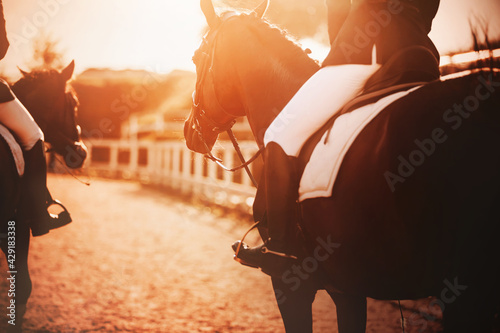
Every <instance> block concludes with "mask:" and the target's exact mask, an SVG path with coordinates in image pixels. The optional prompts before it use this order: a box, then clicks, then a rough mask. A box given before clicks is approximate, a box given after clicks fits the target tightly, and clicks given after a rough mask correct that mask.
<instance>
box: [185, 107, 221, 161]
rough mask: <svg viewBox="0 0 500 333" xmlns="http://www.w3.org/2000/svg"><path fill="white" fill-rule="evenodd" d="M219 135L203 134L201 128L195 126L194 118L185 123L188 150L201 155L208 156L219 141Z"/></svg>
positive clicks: (214, 133)
mask: <svg viewBox="0 0 500 333" xmlns="http://www.w3.org/2000/svg"><path fill="white" fill-rule="evenodd" d="M218 135H219V133H217V132H210V133H208V134H207V133H203V132H202V131H201V129H200V128H197V127H196V125H195V121H194V118H193V117H192V116H190V117H189V118H188V119H187V120H186V122H185V123H184V138H185V139H186V146H187V147H188V149H190V150H192V151H194V152H196V153H200V154H207V153H209V152H210V151H211V150H212V147H213V146H214V144H215V141H217V137H218Z"/></svg>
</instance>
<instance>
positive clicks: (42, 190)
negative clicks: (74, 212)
mask: <svg viewBox="0 0 500 333" xmlns="http://www.w3.org/2000/svg"><path fill="white" fill-rule="evenodd" d="M24 160H25V170H24V176H23V178H22V190H21V207H20V211H19V215H20V217H21V218H22V219H23V220H24V221H25V222H26V223H27V224H28V225H29V227H30V228H31V233H32V235H33V236H41V235H45V234H47V233H48V232H49V231H50V230H51V229H55V228H59V227H62V226H65V225H66V224H68V223H70V222H71V217H70V216H69V214H67V212H66V211H65V214H61V215H60V216H54V215H51V214H49V212H48V211H47V208H48V207H49V206H50V205H52V204H54V203H56V202H52V199H51V198H50V194H49V191H48V190H47V164H46V160H45V150H44V144H43V141H41V140H39V141H38V142H37V143H36V144H35V145H34V146H33V148H31V149H30V150H28V151H24Z"/></svg>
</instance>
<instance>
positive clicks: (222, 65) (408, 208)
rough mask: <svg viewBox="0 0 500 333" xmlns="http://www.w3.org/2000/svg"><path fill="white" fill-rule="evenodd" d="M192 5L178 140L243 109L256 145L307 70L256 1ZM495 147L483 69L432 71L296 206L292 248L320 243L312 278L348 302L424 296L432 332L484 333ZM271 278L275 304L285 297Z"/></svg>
mask: <svg viewBox="0 0 500 333" xmlns="http://www.w3.org/2000/svg"><path fill="white" fill-rule="evenodd" d="M202 4H203V5H202V7H203V11H204V13H205V16H206V18H207V21H208V23H209V26H210V31H209V33H208V34H207V36H206V37H205V38H204V42H203V43H202V45H201V47H200V48H199V49H198V50H197V51H196V54H195V57H194V61H195V64H196V66H197V72H198V81H197V87H196V95H195V97H196V98H195V102H194V103H195V104H198V106H199V107H194V108H193V112H192V113H191V114H190V116H189V118H188V119H187V121H186V124H185V129H184V133H185V138H186V143H187V146H188V147H189V148H190V149H191V150H194V151H196V152H199V153H207V152H208V151H210V150H211V148H212V147H213V145H214V143H215V141H216V139H217V137H218V134H219V133H220V132H221V131H224V130H225V129H227V128H229V127H230V126H231V125H232V124H233V121H234V119H235V118H236V117H240V116H246V117H248V120H249V123H250V126H251V128H252V131H253V134H254V136H255V139H256V141H257V143H258V145H259V146H260V147H262V146H263V137H264V133H265V131H266V129H267V127H268V126H269V125H270V123H271V122H272V121H273V120H274V119H275V117H276V116H277V115H278V113H279V112H280V110H282V109H283V107H284V106H285V105H286V104H287V102H288V101H289V100H290V99H291V98H292V96H293V95H294V94H295V93H296V92H297V90H298V89H299V88H300V87H301V86H302V84H303V83H304V82H305V81H306V80H307V79H308V78H309V77H310V76H311V75H313V74H314V72H315V71H317V70H318V68H319V66H318V65H317V64H316V63H315V62H314V61H313V60H311V59H310V58H309V57H308V56H307V55H306V53H305V52H304V51H303V50H302V49H301V48H300V47H299V46H297V45H296V44H295V43H293V42H291V41H290V40H288V39H287V38H286V35H285V34H284V33H283V32H282V31H281V30H279V29H277V28H274V27H272V26H270V25H269V24H268V23H266V22H264V21H263V20H261V17H262V16H263V14H264V11H265V8H266V7H267V1H265V2H264V4H263V5H261V6H260V7H259V8H258V9H256V10H255V11H254V13H252V14H249V15H247V14H241V15H237V14H231V13H229V14H225V15H223V16H221V17H219V16H217V15H216V14H215V10H214V8H213V5H212V4H211V2H210V1H209V0H207V1H202ZM200 106H201V107H200ZM200 110H201V111H200ZM311 115H312V116H313V115H314V110H311ZM499 145H500V73H499V72H498V71H497V70H493V69H490V70H483V71H476V72H471V73H468V74H464V75H463V76H460V77H456V78H453V79H448V80H445V81H435V82H432V83H429V84H427V85H425V86H423V87H421V88H420V89H418V90H416V91H415V92H413V93H412V94H409V95H408V96H406V97H404V98H402V99H400V100H398V101H396V102H394V103H393V104H391V105H389V106H388V107H386V109H384V110H383V111H382V112H381V113H380V114H379V115H378V116H377V117H376V118H375V119H374V120H373V121H372V122H371V123H370V124H369V125H368V126H367V127H365V129H364V130H363V131H362V132H361V133H360V135H359V136H358V137H357V139H356V140H355V141H354V143H353V145H352V146H351V148H350V150H349V152H348V153H347V155H346V156H345V158H344V160H343V163H342V166H341V168H340V171H339V174H338V177H337V180H336V183H335V186H334V188H333V193H332V195H331V197H328V198H317V199H308V200H305V201H303V202H302V203H301V211H302V216H301V222H300V227H301V231H302V233H303V234H304V235H305V239H306V242H305V243H304V247H305V248H306V249H307V251H306V253H305V254H304V257H306V258H313V259H314V258H315V252H314V250H315V249H316V248H317V247H318V246H322V247H323V248H325V244H326V246H327V247H326V248H328V249H329V251H328V256H327V257H326V258H325V257H322V258H321V260H319V259H317V260H316V264H317V265H318V269H317V271H318V274H317V275H318V276H319V278H318V280H320V281H319V285H322V286H324V287H326V288H327V289H328V290H329V291H331V294H332V295H341V298H347V299H349V298H351V299H353V300H359V299H364V298H366V297H371V298H375V299H382V300H391V299H392V300H398V299H418V298H422V297H427V296H436V297H437V299H436V301H435V302H434V305H437V306H438V307H440V308H441V309H442V310H443V326H444V328H445V330H446V332H492V330H493V327H494V326H495V327H497V326H498V320H497V322H496V323H495V316H497V314H498V309H499V306H500V284H499V283H498V281H500V260H499V258H500V245H499V244H500V242H499V241H498V238H499V235H500V233H499V232H500V209H499V208H498V207H500V206H499V204H498V202H499V200H500V172H499V170H500V153H499V151H498V149H497V147H498V146H499ZM329 245H332V246H330V247H328V246H329ZM334 245H335V246H334ZM288 277H289V278H290V279H288V281H290V284H289V285H288V287H289V289H292V288H290V287H291V286H292V283H291V281H292V279H291V278H293V279H294V280H293V281H296V283H295V284H297V281H298V284H299V285H300V284H301V285H307V283H308V282H310V281H309V280H311V279H309V280H308V279H305V278H301V276H300V274H297V275H295V276H294V275H292V276H288ZM278 280H279V279H278ZM273 284H274V285H275V287H276V286H278V285H280V286H281V287H283V286H286V285H287V281H286V280H285V279H282V280H281V281H276V280H274V281H273ZM281 287H280V288H277V289H279V290H277V291H279V292H280V293H281V294H280V295H278V294H277V300H278V303H280V298H281V300H283V299H284V298H287V297H288V298H294V297H295V296H294V295H296V294H297V293H294V292H293V290H292V291H291V292H286V290H284V289H282V288H281ZM310 289H311V291H312V290H314V286H312V287H311V288H310ZM304 295H305V296H304V297H309V298H311V299H308V300H307V302H309V303H310V302H312V299H314V296H311V293H305V294H304ZM280 296H281V297H280ZM295 298H297V297H295ZM334 300H335V298H334ZM296 301H297V303H296V304H295V305H296V306H299V307H303V308H304V309H307V307H306V306H304V305H303V304H300V300H296ZM335 301H336V300H335ZM348 303H349V302H348ZM336 304H337V307H338V309H337V310H338V311H339V304H338V303H337V301H336ZM352 304H360V302H357V301H355V302H353V303H352ZM340 308H342V306H340ZM358 308H359V307H358ZM348 309H351V310H352V311H350V310H348V311H341V312H343V314H344V315H341V313H339V324H340V321H342V320H346V321H349V320H350V319H345V318H347V317H349V316H354V317H355V315H356V311H357V310H356V305H354V306H351V307H350V308H348ZM280 310H282V316H283V318H284V321H285V326H287V332H288V331H290V332H292V331H293V328H290V330H289V329H288V328H289V327H290V325H287V320H289V319H287V318H289V317H290V315H289V314H286V313H283V310H284V308H283V307H282V306H281V305H280ZM308 311H310V310H308ZM359 313H361V311H359ZM292 320H293V319H292ZM354 320H355V319H354ZM359 321H362V318H360V319H359ZM297 331H300V329H299V330H297ZM346 332H349V330H346ZM350 332H353V330H351V331H350Z"/></svg>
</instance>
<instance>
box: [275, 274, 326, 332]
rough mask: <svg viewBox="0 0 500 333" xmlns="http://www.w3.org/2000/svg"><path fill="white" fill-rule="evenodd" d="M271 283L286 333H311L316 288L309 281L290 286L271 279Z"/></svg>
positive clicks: (279, 280)
mask: <svg viewBox="0 0 500 333" xmlns="http://www.w3.org/2000/svg"><path fill="white" fill-rule="evenodd" d="M272 282H273V288H274V294H275V296H276V301H277V302H278V307H279V310H280V313H281V318H282V319H283V324H284V325H285V330H286V333H312V329H313V327H312V304H313V302H314V298H315V296H316V291H317V287H316V286H315V285H313V283H311V282H309V281H301V283H298V284H295V285H290V284H287V283H285V281H283V280H282V279H279V278H272Z"/></svg>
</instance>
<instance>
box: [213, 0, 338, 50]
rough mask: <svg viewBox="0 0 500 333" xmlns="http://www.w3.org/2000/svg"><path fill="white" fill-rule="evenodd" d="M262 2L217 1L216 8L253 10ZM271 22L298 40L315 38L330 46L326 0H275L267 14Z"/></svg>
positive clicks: (245, 0) (240, 0) (244, 0)
mask: <svg viewBox="0 0 500 333" xmlns="http://www.w3.org/2000/svg"><path fill="white" fill-rule="evenodd" d="M260 3H262V0H215V1H214V5H215V7H216V8H218V9H219V8H221V10H224V8H227V9H235V8H236V9H238V8H240V9H244V10H248V9H253V8H256V7H257V6H258V5H259V4H260ZM266 17H267V18H269V20H270V21H271V22H272V23H274V24H276V25H278V26H279V27H281V28H284V29H286V30H287V31H289V32H290V33H291V34H292V35H294V36H296V37H298V38H304V37H314V38H315V39H317V40H318V41H321V42H324V43H326V44H328V29H327V16H326V5H325V0H306V1H304V0H273V1H271V4H270V6H269V10H268V12H267V14H266Z"/></svg>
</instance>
